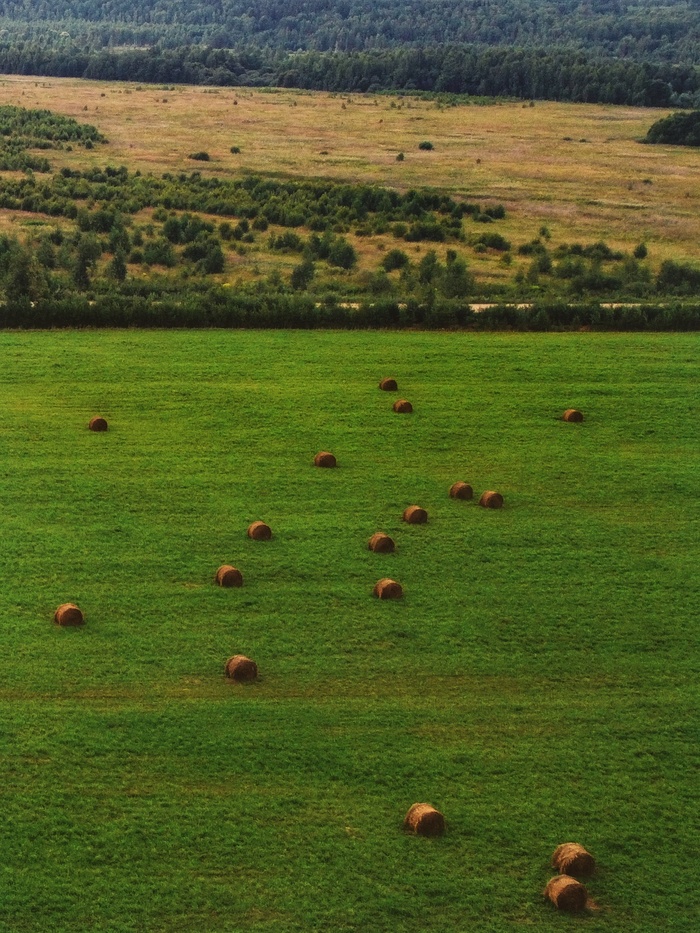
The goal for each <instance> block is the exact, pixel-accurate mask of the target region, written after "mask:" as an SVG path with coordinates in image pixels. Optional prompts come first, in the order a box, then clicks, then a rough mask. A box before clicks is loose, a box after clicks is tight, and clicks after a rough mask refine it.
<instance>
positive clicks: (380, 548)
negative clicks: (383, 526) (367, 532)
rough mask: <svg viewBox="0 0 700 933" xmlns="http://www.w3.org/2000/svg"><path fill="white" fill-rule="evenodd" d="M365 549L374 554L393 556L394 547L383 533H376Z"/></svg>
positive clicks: (390, 539) (391, 540)
mask: <svg viewBox="0 0 700 933" xmlns="http://www.w3.org/2000/svg"><path fill="white" fill-rule="evenodd" d="M367 547H368V548H369V549H370V551H374V552H375V554H393V553H394V550H395V548H396V545H395V544H394V539H393V538H390V537H389V535H385V534H384V532H383V531H376V532H375V533H374V534H373V535H372V537H371V538H370V539H369V543H368V545H367Z"/></svg>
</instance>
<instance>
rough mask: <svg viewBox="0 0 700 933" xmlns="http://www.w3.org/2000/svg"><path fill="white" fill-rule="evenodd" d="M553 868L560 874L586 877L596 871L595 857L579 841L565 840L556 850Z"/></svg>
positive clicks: (553, 856)
mask: <svg viewBox="0 0 700 933" xmlns="http://www.w3.org/2000/svg"><path fill="white" fill-rule="evenodd" d="M552 868H554V869H555V870H556V871H558V872H559V874H560V875H575V876H577V877H581V878H586V877H588V876H589V875H592V874H593V872H594V871H595V859H594V858H593V856H592V855H591V853H590V852H587V851H586V850H585V849H584V848H583V846H582V845H579V844H578V842H563V843H562V844H561V845H560V846H557V847H556V849H555V850H554V853H553V855H552Z"/></svg>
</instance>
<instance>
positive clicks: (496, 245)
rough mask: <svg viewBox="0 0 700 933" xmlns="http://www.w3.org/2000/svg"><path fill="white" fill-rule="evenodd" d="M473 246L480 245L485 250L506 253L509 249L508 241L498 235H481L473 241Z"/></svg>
mask: <svg viewBox="0 0 700 933" xmlns="http://www.w3.org/2000/svg"><path fill="white" fill-rule="evenodd" d="M474 242H475V244H479V243H480V244H481V245H482V246H485V247H487V249H495V250H499V251H501V252H507V251H508V250H509V249H510V248H511V244H510V241H509V240H506V238H505V237H504V236H501V234H500V233H481V234H479V236H478V237H477V238H476V240H475V241H474Z"/></svg>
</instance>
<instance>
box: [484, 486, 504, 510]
mask: <svg viewBox="0 0 700 933" xmlns="http://www.w3.org/2000/svg"><path fill="white" fill-rule="evenodd" d="M479 505H481V506H483V507H484V508H485V509H501V508H503V496H502V495H501V494H500V492H493V490H488V491H487V492H485V493H482V496H481V499H479Z"/></svg>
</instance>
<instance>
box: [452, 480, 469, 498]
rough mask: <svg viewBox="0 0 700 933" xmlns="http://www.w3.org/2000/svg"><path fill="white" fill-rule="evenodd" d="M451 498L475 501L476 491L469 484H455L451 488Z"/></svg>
mask: <svg viewBox="0 0 700 933" xmlns="http://www.w3.org/2000/svg"><path fill="white" fill-rule="evenodd" d="M450 498H452V499H473V498H474V490H473V489H472V487H471V486H470V485H469V483H463V482H461V480H460V482H458V483H453V484H452V485H451V486H450Z"/></svg>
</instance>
